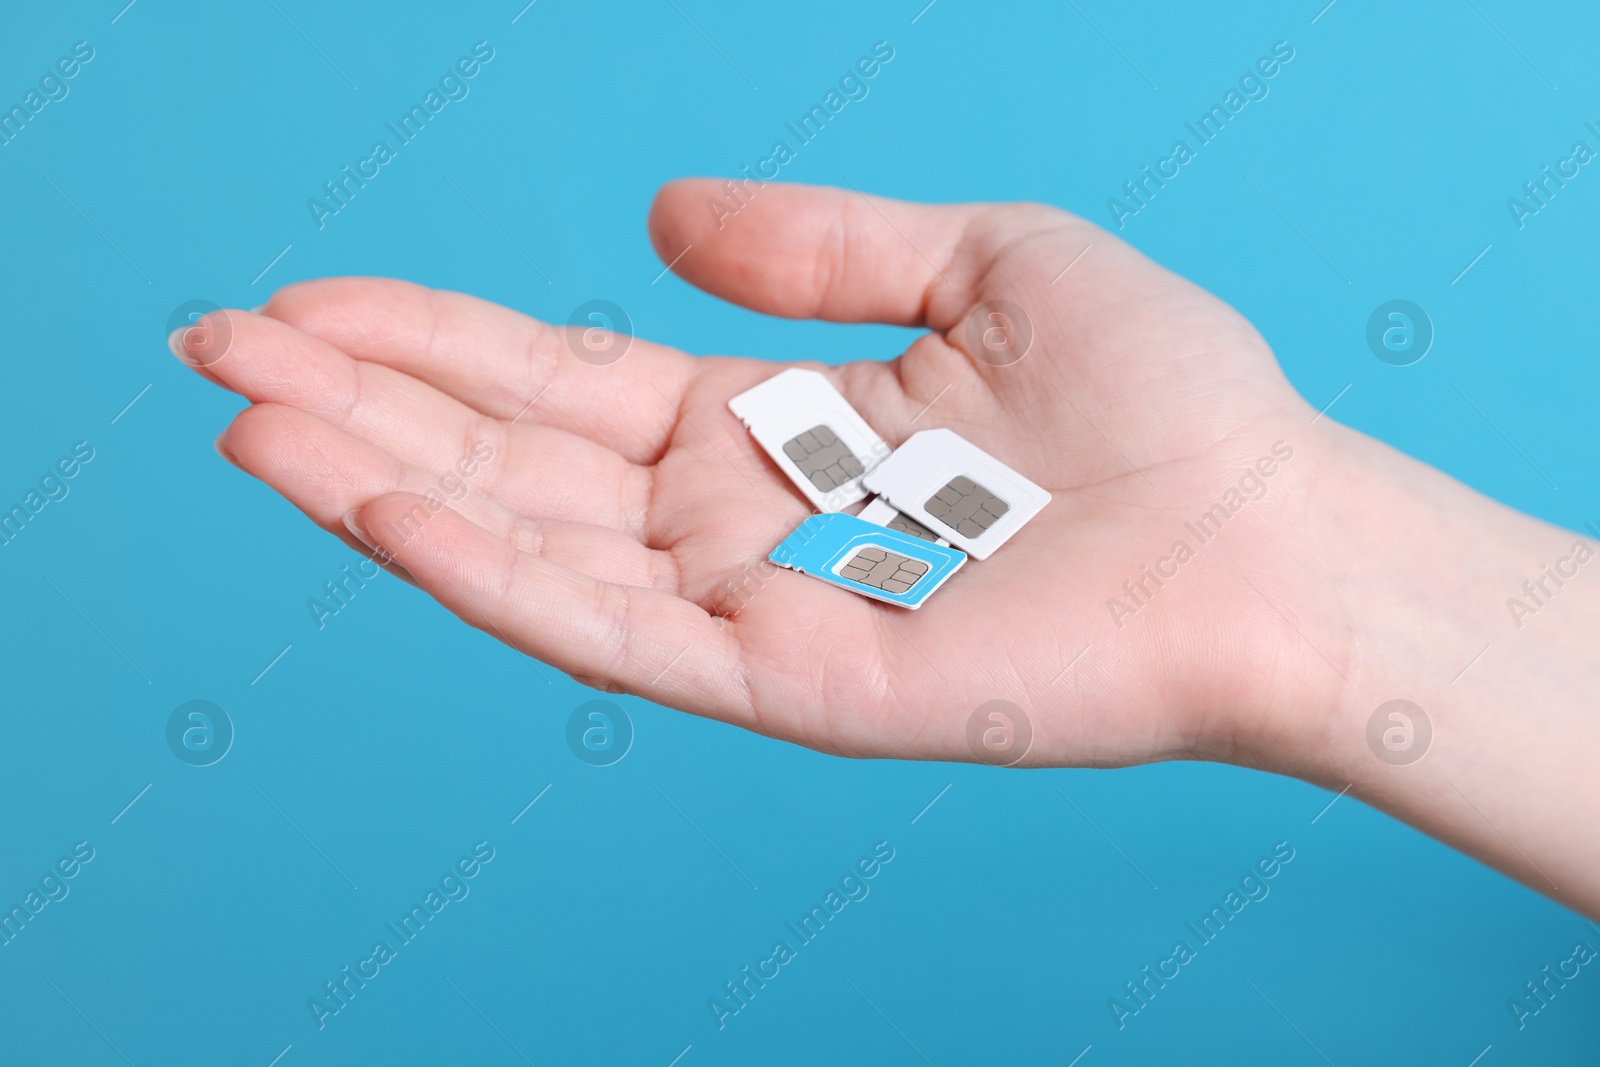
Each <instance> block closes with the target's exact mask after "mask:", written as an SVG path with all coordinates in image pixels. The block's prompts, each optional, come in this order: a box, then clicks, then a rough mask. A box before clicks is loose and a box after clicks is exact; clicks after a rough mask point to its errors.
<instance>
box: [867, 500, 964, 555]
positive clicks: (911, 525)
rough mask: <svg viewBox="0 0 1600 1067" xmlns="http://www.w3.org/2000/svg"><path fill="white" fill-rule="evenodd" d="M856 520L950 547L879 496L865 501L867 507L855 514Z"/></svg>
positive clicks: (943, 540)
mask: <svg viewBox="0 0 1600 1067" xmlns="http://www.w3.org/2000/svg"><path fill="white" fill-rule="evenodd" d="M856 518H858V519H866V520H867V521H868V522H870V523H872V524H873V525H874V526H887V527H888V528H889V529H891V530H899V531H900V532H901V533H903V534H910V535H911V536H912V537H920V538H922V539H923V540H924V541H932V542H933V543H934V544H936V545H944V546H946V547H949V545H950V542H949V541H946V540H945V539H944V538H942V537H940V536H939V535H938V534H936V533H934V532H933V531H932V530H930V529H928V528H927V527H926V526H924V525H922V523H920V522H918V521H917V520H916V519H913V518H912V517H911V516H910V515H907V514H905V513H904V512H900V511H896V510H895V508H894V505H893V504H891V503H889V502H888V501H887V500H885V499H883V497H881V496H875V497H873V498H872V499H871V500H869V501H867V506H866V507H864V508H862V509H861V510H860V512H858V513H857V515H856Z"/></svg>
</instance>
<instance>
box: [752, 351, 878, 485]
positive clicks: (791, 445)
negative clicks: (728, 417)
mask: <svg viewBox="0 0 1600 1067" xmlns="http://www.w3.org/2000/svg"><path fill="white" fill-rule="evenodd" d="M728 410H729V411H731V412H733V413H734V414H735V415H736V416H738V418H739V420H740V421H741V422H743V423H744V425H745V428H746V429H748V430H749V431H750V435H751V436H752V437H754V438H755V439H756V443H757V444H759V445H760V446H761V448H762V450H763V451H765V452H766V453H767V455H768V456H769V457H771V459H772V461H773V463H775V464H777V466H778V469H779V470H781V471H783V473H784V474H785V475H787V476H788V478H789V480H790V481H791V482H793V483H794V485H795V488H797V489H799V490H800V491H801V492H802V493H804V494H805V496H806V499H808V500H810V501H811V503H812V504H813V505H814V506H815V507H817V508H818V509H820V510H822V511H829V512H832V511H840V510H842V509H844V508H847V507H849V506H850V505H852V504H854V503H856V502H857V501H860V500H862V499H864V498H865V497H866V495H867V493H866V490H865V489H863V488H862V487H861V478H862V476H863V475H865V474H866V473H867V472H868V471H869V470H871V469H873V468H874V467H876V466H877V465H878V464H879V463H881V462H882V460H883V458H884V457H885V456H887V455H888V454H889V446H888V444H887V443H886V442H885V441H884V440H883V438H881V437H879V436H878V434H877V432H876V431H875V430H873V428H872V427H871V426H869V425H867V421H866V420H865V419H863V418H862V417H861V414H860V413H859V412H858V411H856V409H855V408H853V407H851V406H850V402H849V401H848V400H846V399H845V398H844V396H843V394H841V393H840V392H839V390H837V389H835V388H834V387H833V383H832V382H830V381H829V380H828V379H827V376H826V375H824V374H822V373H820V372H818V371H814V370H805V369H803V368H800V367H790V368H788V369H787V370H783V371H780V372H778V373H777V374H775V375H773V376H772V377H771V378H768V379H767V380H766V381H764V382H761V383H760V384H758V385H754V386H752V387H750V388H749V389H746V390H745V391H744V392H742V393H740V394H739V395H738V396H735V397H733V398H732V399H731V400H729V401H728Z"/></svg>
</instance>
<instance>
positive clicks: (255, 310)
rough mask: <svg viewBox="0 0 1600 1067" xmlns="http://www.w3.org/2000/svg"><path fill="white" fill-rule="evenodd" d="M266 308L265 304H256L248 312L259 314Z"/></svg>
mask: <svg viewBox="0 0 1600 1067" xmlns="http://www.w3.org/2000/svg"><path fill="white" fill-rule="evenodd" d="M266 309H267V305H265V304H257V305H256V306H255V307H253V308H251V309H250V314H252V315H259V314H261V313H262V312H263V311H265V310H266Z"/></svg>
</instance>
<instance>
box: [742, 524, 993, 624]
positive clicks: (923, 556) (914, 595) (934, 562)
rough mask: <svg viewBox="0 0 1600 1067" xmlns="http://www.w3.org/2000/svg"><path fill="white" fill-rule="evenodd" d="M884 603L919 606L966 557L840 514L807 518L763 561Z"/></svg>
mask: <svg viewBox="0 0 1600 1067" xmlns="http://www.w3.org/2000/svg"><path fill="white" fill-rule="evenodd" d="M767 558H768V559H770V560H772V562H774V563H776V564H777V565H778V566H780V567H787V568H789V569H790V570H792V571H799V572H800V573H802V574H809V575H811V576H812V577H813V578H820V579H822V580H823V581H825V582H827V583H829V584H830V585H837V586H840V587H842V588H844V589H848V590H850V591H851V592H852V593H859V594H861V595H862V596H864V597H870V598H872V599H873V600H881V601H883V602H884V603H885V604H898V605H899V606H900V607H903V608H919V607H921V606H922V602H923V601H925V600H927V599H928V597H930V596H932V595H933V592H934V590H935V589H938V588H939V586H941V585H943V584H944V581H945V579H947V578H949V577H950V576H951V575H952V574H954V573H955V572H956V571H958V570H960V569H961V565H962V564H963V563H965V562H966V561H967V557H966V556H965V555H964V554H963V553H961V552H957V551H956V550H955V549H953V548H946V547H944V546H942V545H936V544H934V543H932V542H931V541H924V540H922V539H921V538H920V537H913V536H911V535H910V534H904V533H900V532H898V531H896V530H890V529H888V528H886V527H883V526H875V525H873V524H872V523H870V522H867V521H865V520H863V519H859V518H857V517H856V516H854V515H847V514H845V513H844V512H841V511H836V512H828V513H825V514H822V515H812V516H810V517H809V518H807V519H806V520H805V521H804V522H802V523H801V524H800V525H799V526H797V527H795V529H794V532H793V533H791V534H790V535H789V536H788V537H785V538H784V539H783V542H782V543H781V544H779V545H778V547H777V548H775V549H773V550H772V555H770V556H769V557H767Z"/></svg>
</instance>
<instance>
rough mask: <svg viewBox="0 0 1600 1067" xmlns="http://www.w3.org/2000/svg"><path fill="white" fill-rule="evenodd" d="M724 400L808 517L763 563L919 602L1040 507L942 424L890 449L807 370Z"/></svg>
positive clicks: (888, 599) (908, 603) (1006, 471)
mask: <svg viewBox="0 0 1600 1067" xmlns="http://www.w3.org/2000/svg"><path fill="white" fill-rule="evenodd" d="M728 407H729V408H730V409H731V410H732V411H733V413H734V414H735V415H737V416H739V419H740V421H742V422H743V423H744V424H745V426H746V428H748V429H749V431H750V434H751V436H753V437H754V438H755V439H756V442H757V443H758V444H760V445H761V447H762V448H763V449H764V450H765V451H766V453H767V455H769V456H771V457H772V461H773V462H774V463H776V464H777V465H778V467H779V469H781V470H782V471H783V473H784V474H786V475H788V476H789V480H790V481H792V482H794V484H795V486H796V487H797V488H798V489H799V490H800V491H801V492H802V493H804V494H805V495H806V499H808V500H810V501H811V503H812V505H813V506H815V507H816V508H817V510H818V511H819V512H820V514H816V515H812V516H811V517H809V518H807V519H806V520H805V521H804V522H802V523H801V524H800V525H799V526H798V527H796V528H795V530H794V532H793V533H791V534H790V535H789V536H788V537H786V538H784V539H783V542H782V543H781V544H779V545H778V547H777V548H775V549H773V550H772V555H771V556H770V557H769V558H770V559H771V560H772V562H774V563H776V564H778V565H779V566H780V567H787V568H789V569H790V570H796V571H800V572H801V573H803V574H809V575H811V576H812V577H815V578H820V579H821V580H822V581H825V582H828V583H829V584H831V585H837V586H841V587H843V588H845V589H848V590H850V591H851V592H853V593H859V594H861V595H862V596H865V597H870V598H872V599H873V600H881V601H883V602H884V603H886V604H898V605H899V606H901V607H905V608H918V607H921V606H922V604H923V602H924V601H925V600H927V599H928V597H930V596H932V595H933V593H934V591H935V590H936V589H938V588H939V586H940V585H942V584H944V581H945V579H947V578H949V577H950V576H951V575H952V574H954V573H955V572H956V571H958V570H960V569H961V565H962V564H963V563H965V562H966V561H967V556H969V555H971V556H974V557H976V558H977V559H988V558H989V556H990V555H991V554H992V553H993V552H994V551H995V550H996V549H998V548H999V547H1000V546H1001V545H1003V544H1005V543H1006V542H1007V541H1009V540H1010V539H1011V536H1012V535H1013V534H1015V533H1016V532H1017V531H1018V530H1020V529H1022V527H1023V526H1024V525H1025V524H1026V523H1027V521H1028V520H1029V519H1031V518H1033V517H1034V516H1035V515H1037V514H1038V513H1039V512H1040V510H1042V509H1043V508H1044V506H1045V505H1046V504H1048V503H1049V502H1050V494H1049V493H1047V492H1046V491H1045V490H1044V489H1042V488H1040V487H1039V486H1037V485H1035V484H1034V483H1032V482H1030V481H1029V480H1028V479H1026V478H1024V477H1023V476H1022V475H1020V474H1018V473H1017V472H1016V471H1014V470H1012V469H1011V468H1010V467H1008V466H1006V465H1005V464H1004V463H1001V462H1000V461H999V460H997V459H995V458H994V457H993V456H991V455H989V454H988V453H987V452H985V451H983V449H981V448H979V447H978V446H976V445H974V444H972V442H970V441H968V440H966V439H965V438H963V437H961V436H960V435H959V434H957V433H955V432H954V431H953V430H922V431H919V432H918V433H915V434H912V435H911V437H909V438H908V439H907V440H906V442H905V444H903V445H901V446H900V447H899V448H897V449H890V448H889V446H888V445H887V444H886V443H884V440H883V438H881V437H879V436H878V434H877V433H876V432H875V431H874V430H873V429H872V427H871V426H868V425H867V422H866V420H865V419H863V418H862V417H861V415H860V413H858V412H857V411H856V409H855V408H853V407H851V406H850V402H849V401H847V400H846V399H845V398H844V397H843V396H841V395H840V394H839V391H838V390H837V389H835V388H834V387H833V386H832V384H830V383H829V381H828V379H827V378H825V377H823V376H822V375H821V374H819V373H817V372H816V371H810V370H800V369H799V368H791V369H789V370H786V371H783V372H782V373H781V374H778V375H777V376H775V377H772V378H769V379H767V380H766V381H764V382H762V383H761V384H760V385H758V386H756V387H755V388H753V389H748V390H746V391H745V392H743V393H740V394H739V395H738V396H736V397H734V398H733V399H732V400H730V401H728ZM872 494H876V496H873V497H872V499H871V500H869V501H868V502H867V505H866V507H864V508H863V509H862V510H861V511H860V512H859V513H858V514H850V513H848V512H846V511H845V509H846V508H849V507H852V506H854V505H856V504H859V503H860V502H861V501H863V500H867V498H868V496H869V495H872Z"/></svg>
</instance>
